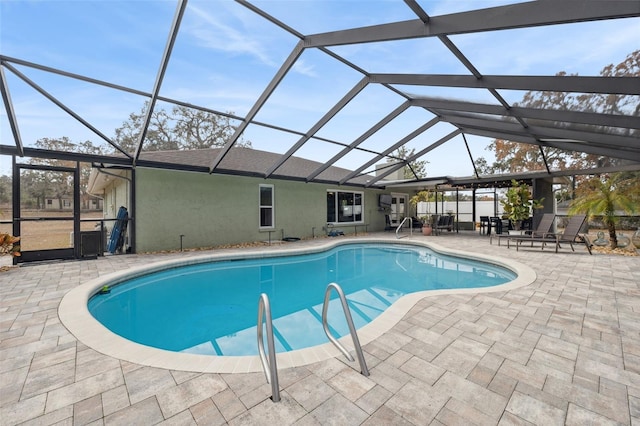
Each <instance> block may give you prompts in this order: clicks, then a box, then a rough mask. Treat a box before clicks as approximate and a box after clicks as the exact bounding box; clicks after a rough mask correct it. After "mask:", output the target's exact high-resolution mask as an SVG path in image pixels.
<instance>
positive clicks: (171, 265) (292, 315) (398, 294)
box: [59, 238, 535, 373]
mask: <svg viewBox="0 0 640 426" xmlns="http://www.w3.org/2000/svg"><path fill="white" fill-rule="evenodd" d="M355 242H357V243H363V242H366V243H376V244H383V246H381V247H378V248H377V249H376V250H377V251H378V254H377V255H376V256H375V259H376V261H375V262H374V266H373V267H372V266H366V265H365V263H363V257H362V255H361V253H362V250H363V249H362V248H358V249H357V250H356V251H353V250H352V251H351V252H348V251H343V250H338V251H336V252H335V253H333V254H334V255H333V256H326V253H325V252H328V251H331V250H334V249H338V248H342V247H345V246H350V245H353V243H355ZM396 242H397V240H395V239H393V240H390V239H386V238H382V239H381V238H358V239H354V240H352V241H350V240H349V239H346V238H345V239H342V238H341V239H340V240H325V241H317V242H311V244H313V246H310V245H307V246H304V244H297V243H296V245H295V246H293V247H296V248H295V249H288V248H279V247H278V248H272V247H269V248H260V249H243V250H238V251H236V252H235V253H234V252H229V251H226V252H225V251H221V252H215V253H208V254H205V255H194V254H191V255H189V254H184V255H182V254H176V255H173V256H168V257H166V258H165V260H163V261H162V262H156V263H152V264H149V265H147V266H144V267H136V268H132V269H131V270H126V271H121V272H116V273H112V274H109V275H107V276H104V277H101V278H98V279H94V280H91V281H89V282H87V283H85V284H83V285H81V286H78V287H76V288H74V289H73V290H71V291H70V292H69V293H67V294H66V295H65V296H64V297H63V300H62V302H61V304H60V307H59V316H60V320H61V321H62V323H63V324H64V325H65V326H66V327H67V328H68V329H69V330H70V331H71V332H72V333H73V334H74V335H75V336H76V338H77V339H78V340H79V341H81V342H83V343H84V344H86V345H87V346H89V347H91V348H93V349H95V350H97V351H99V352H101V353H103V354H106V355H109V356H113V357H116V358H119V359H124V360H128V361H130V362H135V363H139V364H143V365H149V366H155V367H161V368H168V369H175V370H185V371H199V372H217V373H233V372H250V371H260V370H261V366H260V362H259V359H258V357H257V356H255V355H238V356H211V355H203V351H202V349H203V347H198V346H199V345H200V344H201V343H197V344H194V345H191V346H189V344H187V345H185V346H184V347H182V348H177V350H181V351H184V350H185V349H186V351H185V352H174V351H173V350H171V351H170V350H165V349H157V348H154V347H151V346H149V345H147V344H139V343H135V342H133V341H131V340H129V339H126V338H123V337H121V336H119V335H118V334H116V333H113V332H111V331H109V330H108V329H107V328H105V326H103V325H102V324H100V323H99V322H98V321H96V320H95V318H93V316H92V315H91V314H90V313H89V309H88V304H89V300H90V299H92V298H93V296H94V295H95V294H96V293H97V292H98V290H99V289H100V288H101V287H102V286H103V285H110V286H112V295H114V296H115V295H116V294H117V293H118V292H119V291H120V290H121V289H124V288H125V287H126V285H121V284H122V283H124V282H138V280H139V279H143V280H147V279H151V281H153V280H154V279H155V278H157V276H156V275H155V273H157V272H161V271H166V270H172V271H173V272H172V273H174V272H175V271H177V270H180V269H176V268H178V267H179V268H182V267H195V269H194V271H195V270H199V269H203V270H207V269H209V268H210V267H211V264H209V265H206V263H210V262H211V261H216V263H217V265H216V266H225V267H231V268H232V270H233V269H235V268H237V267H238V265H240V264H241V263H242V262H244V261H239V260H237V259H238V258H241V257H242V258H245V259H249V260H248V262H249V263H252V262H256V261H257V260H258V259H262V258H266V257H271V261H272V262H275V265H272V266H269V267H265V266H264V265H262V266H258V265H257V264H256V265H254V266H252V268H254V272H253V273H254V275H255V276H257V277H259V278H260V277H261V278H262V279H259V280H258V283H254V284H250V285H248V287H251V288H252V289H253V291H255V297H254V296H251V297H250V298H249V299H250V302H251V308H246V309H247V310H248V312H249V313H248V317H249V320H247V321H248V323H247V324H249V322H250V325H248V326H247V327H246V329H249V328H251V327H254V332H253V333H251V332H250V331H243V330H244V329H243V330H240V332H236V333H230V334H243V333H246V334H252V336H251V337H250V338H248V340H247V341H250V342H251V343H250V344H247V346H249V345H250V346H251V347H252V348H254V347H255V346H256V343H255V322H256V320H257V303H258V293H260V292H265V293H267V294H269V296H270V298H271V306H272V310H273V311H274V315H273V316H274V324H275V325H276V327H277V332H280V333H282V332H284V333H285V335H286V333H288V329H289V328H296V329H299V328H303V329H306V330H308V327H307V325H306V323H305V322H304V321H302V320H301V319H300V318H302V317H305V318H307V319H310V318H312V319H313V321H315V323H316V324H317V327H321V324H320V322H319V320H317V318H315V317H316V316H317V315H320V312H321V309H322V307H321V303H322V298H323V296H324V291H325V289H326V285H327V284H328V283H329V282H331V281H336V282H339V281H342V282H339V284H340V285H341V286H342V287H343V288H344V290H345V293H346V294H347V299H349V303H350V305H351V307H352V314H353V315H354V320H355V321H356V323H357V326H358V328H359V329H358V335H359V337H360V342H361V343H362V344H363V345H366V344H367V343H368V342H371V341H372V340H374V339H376V338H377V337H379V336H381V335H382V334H383V333H384V332H386V331H387V330H389V329H390V328H391V327H392V326H393V325H395V324H396V323H397V322H398V321H399V320H400V319H401V318H402V317H403V316H404V315H405V314H406V313H407V312H408V311H409V310H410V309H411V308H412V307H413V306H414V305H415V303H416V302H417V301H418V300H420V299H422V298H423V297H425V296H427V295H438V294H449V293H469V292H471V293H473V294H477V293H483V292H492V291H503V290H507V289H512V288H517V287H520V286H522V285H526V284H529V283H531V282H533V281H534V280H535V273H534V272H533V271H532V270H531V269H530V268H528V267H526V266H525V265H522V264H519V263H517V262H513V261H510V260H508V259H507V260H505V259H499V258H493V257H490V256H485V255H477V254H474V255H470V254H468V253H465V252H461V251H458V250H451V249H444V248H442V247H439V246H438V245H437V244H434V243H429V245H428V246H427V245H426V244H424V243H421V242H418V241H408V240H404V241H403V244H402V246H401V247H399V249H398V246H396V245H395V244H391V245H389V244H390V243H396ZM307 244H308V243H307ZM406 246H412V247H415V248H417V249H418V251H417V252H414V253H413V254H411V255H409V257H404V255H405V254H406V253H405V252H406V251H407V250H406V249H407V247H406ZM289 247H291V246H289ZM353 247H355V246H353ZM430 248H433V249H434V251H431V250H430ZM436 252H438V253H440V254H444V257H442V256H439V255H437V253H436ZM337 253H341V254H337ZM284 255H286V256H289V257H287V258H286V259H275V258H274V256H284ZM451 255H455V256H456V257H458V258H460V259H466V260H470V261H471V263H468V264H466V263H465V264H466V265H467V266H465V267H464V268H459V267H454V266H453V262H452V259H451V258H450V256H451ZM305 256H309V257H310V258H311V259H312V260H313V261H315V262H318V261H319V260H318V259H323V258H324V260H321V261H320V265H322V266H321V267H320V266H317V267H314V268H312V270H313V273H309V271H310V269H309V268H308V267H306V268H304V270H305V271H306V276H307V277H310V276H312V277H316V276H319V277H321V278H322V280H321V281H323V284H322V286H321V290H320V291H319V293H320V294H319V295H318V296H317V297H318V301H317V302H316V303H315V304H312V305H311V307H303V308H298V309H294V308H295V306H297V304H298V302H299V300H298V299H295V298H294V299H290V300H288V302H287V303H285V305H286V308H282V307H280V306H279V305H280V302H277V300H278V295H279V294H280V293H282V294H286V293H292V294H294V295H297V293H300V292H299V291H295V290H297V289H299V288H300V287H301V286H307V285H308V284H305V283H304V282H303V283H300V282H297V283H290V284H289V286H290V287H289V289H287V291H274V290H273V287H272V285H273V281H272V280H273V278H275V276H277V275H282V274H283V273H284V272H282V271H284V270H287V271H289V270H290V268H294V269H295V268H298V267H300V264H301V261H302V259H304V257H305ZM478 260H479V261H480V262H476V261H478ZM465 262H466V261H465ZM428 263H441V264H444V265H447V268H445V269H443V270H441V271H440V272H439V274H451V273H452V271H453V270H456V269H474V268H475V269H477V270H484V271H485V272H486V274H485V275H493V274H494V272H495V271H494V268H496V267H497V266H499V267H503V268H506V269H507V270H508V271H512V273H513V274H512V275H511V277H513V276H515V275H517V277H516V278H515V279H513V280H511V281H508V282H507V283H505V284H500V285H494V286H491V287H480V288H473V289H449V288H444V287H446V286H439V289H436V290H429V291H423V289H420V290H416V289H413V290H412V291H415V292H414V293H407V291H408V290H407V289H406V288H404V287H402V288H393V287H389V286H387V285H386V284H384V283H382V282H380V280H378V279H377V278H380V277H385V276H387V277H388V276H391V277H394V280H395V281H396V282H397V283H400V284H402V285H403V286H406V281H407V279H400V277H402V274H405V278H407V275H406V274H409V275H417V274H416V273H415V271H416V270H415V269H414V266H418V265H419V264H420V265H424V264H428ZM332 265H333V266H334V267H333V268H332V267H331V266H332ZM265 268H266V269H265ZM283 268H284V269H283ZM365 269H374V270H375V271H377V273H376V274H375V276H376V280H374V281H376V283H374V284H375V286H374V287H375V288H374V289H373V290H371V289H370V288H366V289H357V288H356V287H354V285H355V284H354V283H353V282H351V281H353V280H351V281H350V280H349V279H346V280H345V279H344V278H343V276H342V275H338V274H341V273H343V272H347V271H351V273H352V274H353V273H355V274H356V275H359V274H361V272H362V271H363V270H365ZM497 269H498V270H500V269H501V268H497ZM189 270H190V269H189ZM183 271H184V270H183ZM274 271H276V272H274ZM502 272H504V270H502ZM226 273H232V272H226ZM234 273H235V272H234ZM150 274H151V275H150ZM193 274H195V272H193ZM329 274H335V275H329ZM191 275H192V272H191V271H190V272H189V274H188V276H191ZM287 275H288V274H287ZM152 277H155V278H152ZM305 281H308V280H305ZM486 285H490V284H486ZM140 287H148V288H152V287H153V286H149V285H138V288H140ZM245 287H247V286H245ZM290 290H291V291H290ZM270 291H271V293H270ZM296 297H297V296H296ZM202 299H203V300H204V299H206V300H209V302H208V303H209V306H210V307H213V308H214V309H211V311H212V312H213V315H217V316H218V317H225V318H226V317H229V316H230V315H231V314H230V312H231V313H233V312H236V311H239V310H240V307H239V306H236V303H222V304H221V303H220V300H221V299H220V297H218V298H215V297H213V298H202ZM96 300H97V299H96ZM91 303H94V302H93V301H92V302H91ZM242 309H245V308H242ZM204 310H205V311H206V308H205V309H204ZM202 311H203V310H202V309H201V310H200V313H199V315H200V316H198V315H196V317H198V318H204V317H203V316H202V315H203V313H202ZM356 311H358V314H357V315H356ZM138 312H140V309H139V307H138V308H135V309H133V310H130V312H129V314H127V315H129V318H132V317H135V316H137V315H138ZM206 315H210V314H206ZM206 315H205V316H206ZM376 315H377V316H376ZM356 318H357V319H356ZM209 319H210V317H209V318H207V319H206V320H205V321H203V322H202V321H201V324H202V323H205V324H208V323H209V322H210V321H209ZM333 319H335V320H337V321H338V322H340V324H337V325H335V326H334V328H335V329H337V331H338V332H340V333H342V332H344V331H345V330H346V325H345V324H344V322H343V321H344V315H343V314H342V311H341V310H340V309H334V308H333V307H332V309H331V310H330V312H329V320H330V323H331V322H332V320H333ZM369 320H371V322H369V323H368V324H366V325H362V324H365V323H366V322H367V321H369ZM305 321H306V320H305ZM160 328H163V327H160ZM334 331H336V330H334ZM226 333H228V331H226ZM307 334H310V335H311V334H313V335H316V334H317V335H318V336H319V338H320V339H324V342H326V341H327V340H326V336H324V334H323V332H318V333H315V332H313V333H311V332H309V333H307ZM226 336H227V334H225V335H224V336H223V338H222V340H218V341H217V342H216V344H214V343H211V344H208V343H206V344H205V345H204V346H208V350H210V349H211V346H213V350H214V351H215V350H216V345H218V346H219V347H220V348H221V349H222V353H225V348H226V347H228V346H230V344H229V343H228V342H227V341H226ZM345 339H347V340H342V341H343V342H346V344H347V346H349V342H350V338H349V337H346V338H345ZM209 342H211V339H210V340H209ZM291 342H292V341H291V339H290V338H288V337H287V338H284V339H281V340H280V341H279V344H280V345H281V346H282V348H283V349H286V346H287V345H288V346H290V349H292V350H291V351H290V352H280V353H279V354H278V365H279V366H280V367H281V368H286V367H292V366H299V365H306V364H309V363H311V362H315V361H320V360H323V359H327V358H330V357H334V356H341V355H340V353H339V351H338V350H337V349H336V348H335V347H334V346H333V345H332V344H330V343H323V344H319V345H317V346H313V347H310V348H309V347H307V348H305V349H296V348H297V347H299V345H296V344H295V343H294V344H292V343H291ZM254 351H255V349H254ZM204 352H206V351H204ZM254 353H255V352H254Z"/></svg>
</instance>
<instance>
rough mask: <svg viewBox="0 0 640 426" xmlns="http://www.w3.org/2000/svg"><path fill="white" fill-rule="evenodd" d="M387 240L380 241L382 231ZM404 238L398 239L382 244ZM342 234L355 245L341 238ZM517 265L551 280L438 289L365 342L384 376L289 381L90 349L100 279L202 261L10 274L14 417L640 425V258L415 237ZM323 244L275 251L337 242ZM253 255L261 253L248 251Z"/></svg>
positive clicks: (462, 237) (337, 362)
mask: <svg viewBox="0 0 640 426" xmlns="http://www.w3.org/2000/svg"><path fill="white" fill-rule="evenodd" d="M369 236H371V235H369ZM375 236H376V237H381V238H390V239H393V240H395V235H390V234H389V233H385V234H379V235H375ZM341 238H342V237H341ZM408 238H410V239H420V240H426V241H428V242H430V243H432V244H436V245H437V246H439V247H442V248H449V249H458V250H464V251H466V252H470V253H485V252H487V250H488V249H489V248H490V249H491V252H492V254H493V255H494V256H496V257H509V258H511V259H513V260H514V261H516V262H520V263H522V264H524V265H527V266H529V267H530V268H532V269H533V270H534V271H535V273H536V278H535V281H534V282H533V283H532V284H531V285H528V286H524V287H522V288H519V289H515V290H509V291H502V292H491V293H474V292H469V293H452V294H440V295H437V296H427V297H424V298H423V299H421V300H420V301H419V302H418V303H417V304H415V306H413V307H412V308H411V309H410V310H409V311H408V313H407V314H406V315H404V317H403V318H402V319H401V320H400V321H399V322H398V323H397V324H395V325H394V326H393V327H392V328H391V329H390V330H389V331H387V332H386V333H384V334H383V335H382V336H381V337H379V338H377V339H375V340H374V341H372V342H370V343H368V344H366V345H365V346H364V351H365V357H366V360H367V363H368V365H369V369H370V372H371V374H370V376H369V377H364V376H362V375H360V374H359V373H358V369H357V363H353V364H351V363H348V362H346V361H343V359H342V358H332V359H329V360H325V361H320V362H314V363H311V364H308V365H305V366H300V367H294V368H288V369H284V370H282V371H281V372H280V387H281V397H282V401H281V402H280V403H274V402H272V401H271V399H270V386H269V385H268V384H267V383H266V381H265V378H264V375H263V374H262V373H242V372H238V373H237V374H203V373H194V372H184V371H170V370H164V369H158V368H152V367H148V366H145V365H138V364H132V363H129V362H126V361H122V360H119V359H115V358H110V357H107V356H105V355H102V354H100V353H98V352H96V351H94V350H93V349H91V348H89V347H87V346H86V345H84V344H83V343H82V342H79V341H78V340H76V338H75V337H74V336H73V335H72V334H70V333H69V331H67V329H66V328H65V327H64V326H63V325H62V324H61V323H60V320H59V317H58V305H59V303H60V300H61V298H62V297H63V296H64V295H65V294H66V293H67V292H68V291H69V290H71V289H72V288H75V287H76V286H78V285H80V284H82V283H84V282H86V281H87V280H90V279H93V278H96V277H99V276H104V275H106V274H110V273H112V272H113V271H121V270H126V269H129V268H133V267H136V266H139V265H142V264H147V263H150V262H156V261H165V260H170V259H174V258H176V257H189V256H195V255H196V254H201V253H196V252H190V253H187V252H183V253H171V254H147V255H141V254H132V255H128V256H107V257H103V258H99V259H96V260H86V261H72V262H52V263H46V264H31V265H29V266H22V267H15V268H10V269H9V270H8V271H5V272H2V273H0V282H1V285H0V300H1V306H2V324H3V327H2V331H1V334H0V336H1V340H0V350H1V352H0V360H1V362H0V366H1V371H0V374H1V375H2V383H3V385H2V393H1V400H2V403H1V406H2V407H1V409H0V419H1V423H2V424H4V425H14V424H108V425H112V424H123V425H125V424H126V425H130V424H139V423H140V422H141V421H143V422H144V423H145V424H207V425H212V424H231V425H241V424H279V425H288V424H405V425H409V424H416V425H417V424H472V423H473V424H540V425H553V424H558V425H561V424H585V423H588V422H592V423H595V424H622V425H631V424H636V423H638V422H640V344H639V343H638V342H639V341H640V315H639V312H638V311H639V310H640V291H639V290H640V288H639V285H638V283H640V268H638V266H639V263H638V257H631V256H629V257H626V256H618V255H608V254H600V253H596V254H594V255H593V256H590V255H589V254H588V253H587V251H586V250H584V247H579V248H577V250H576V252H571V251H570V250H562V251H561V252H560V253H558V254H555V253H553V252H552V251H551V250H545V251H541V250H539V248H536V249H530V248H525V249H523V250H520V251H518V252H516V251H515V250H514V249H511V250H509V249H507V247H506V246H504V245H503V246H496V245H490V244H489V240H488V238H487V237H486V236H481V235H479V234H478V233H477V232H459V233H451V234H447V235H445V236H441V237H423V236H420V235H416V234H414V235H413V236H411V237H408ZM325 240H326V239H324V238H319V239H313V240H307V241H300V242H297V243H292V244H280V245H273V246H264V247H260V248H259V249H260V250H265V251H266V250H268V251H273V250H282V249H283V248H290V247H291V245H296V246H297V245H299V246H303V245H316V244H322V243H323V242H324V241H325ZM227 250H228V251H230V252H232V251H243V250H244V251H246V250H253V249H252V248H249V249H247V248H233V249H227Z"/></svg>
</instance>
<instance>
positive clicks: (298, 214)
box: [105, 168, 384, 252]
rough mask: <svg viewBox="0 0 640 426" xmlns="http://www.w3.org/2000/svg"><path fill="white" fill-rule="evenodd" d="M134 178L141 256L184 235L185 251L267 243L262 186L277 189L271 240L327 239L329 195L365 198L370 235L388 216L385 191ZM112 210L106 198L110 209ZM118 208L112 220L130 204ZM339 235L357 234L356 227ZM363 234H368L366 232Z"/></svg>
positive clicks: (162, 173) (152, 173) (170, 174)
mask: <svg viewBox="0 0 640 426" xmlns="http://www.w3.org/2000/svg"><path fill="white" fill-rule="evenodd" d="M135 176H136V206H135V212H134V216H135V226H136V251H137V252H152V251H160V250H178V249H180V244H181V239H180V236H181V235H183V237H182V247H183V248H184V249H188V248H199V247H213V246H218V245H224V244H237V243H243V242H254V241H266V240H268V239H269V233H268V232H267V231H266V230H261V229H260V227H259V185H261V184H269V185H273V188H274V217H275V226H274V227H273V228H272V229H271V231H272V232H271V239H272V240H280V239H281V238H282V237H283V235H284V236H285V237H299V238H311V237H312V236H313V234H314V232H315V236H324V235H326V231H325V230H323V227H326V224H327V222H326V221H327V190H329V189H338V190H341V191H356V192H362V193H363V194H364V197H363V198H364V206H363V208H364V210H363V213H364V221H363V223H366V224H368V230H369V231H375V230H383V229H384V212H383V211H380V210H379V208H378V195H379V194H380V193H381V191H380V190H373V189H363V188H354V187H340V188H336V187H335V186H333V185H322V184H316V183H303V182H295V181H287V180H271V179H262V178H252V177H244V176H229V175H215V174H214V175H208V174H203V173H191V172H184V171H172V170H159V169H146V168H137V169H136V175H135ZM123 183H125V182H124V181H121V183H120V185H122V184H123ZM109 204H110V203H109V201H108V200H107V198H106V197H105V206H108V205H109ZM113 205H114V206H115V211H111V212H110V214H112V215H114V216H115V214H116V213H117V208H118V207H119V205H125V206H126V205H127V204H120V203H114V204H113ZM312 228H315V229H312ZM335 229H341V230H343V231H344V232H345V233H351V232H354V227H353V225H336V226H335ZM358 232H364V226H360V227H359V229H358Z"/></svg>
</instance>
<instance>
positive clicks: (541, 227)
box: [489, 213, 556, 245]
mask: <svg viewBox="0 0 640 426" xmlns="http://www.w3.org/2000/svg"><path fill="white" fill-rule="evenodd" d="M555 218H556V215H555V214H553V213H544V214H543V215H542V219H540V223H538V226H537V227H536V229H534V230H532V231H525V233H524V235H515V236H514V235H508V234H491V235H490V237H489V243H490V244H493V239H494V238H497V239H498V245H500V240H501V239H506V238H510V239H519V238H522V239H524V238H544V237H545V236H547V235H549V234H550V232H551V227H552V226H553V221H554V220H555Z"/></svg>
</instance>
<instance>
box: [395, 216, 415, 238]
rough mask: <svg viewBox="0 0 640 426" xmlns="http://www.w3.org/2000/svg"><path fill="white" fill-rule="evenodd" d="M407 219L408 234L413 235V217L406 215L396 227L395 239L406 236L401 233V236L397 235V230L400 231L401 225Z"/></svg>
mask: <svg viewBox="0 0 640 426" xmlns="http://www.w3.org/2000/svg"><path fill="white" fill-rule="evenodd" d="M407 219H409V234H410V235H411V236H412V237H413V219H411V217H410V216H407V217H405V218H404V219H402V222H400V225H398V227H397V228H396V238H397V239H400V238H405V237H406V235H403V236H402V237H401V236H400V235H398V232H400V230H401V229H402V225H404V223H405V222H406V221H407Z"/></svg>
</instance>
